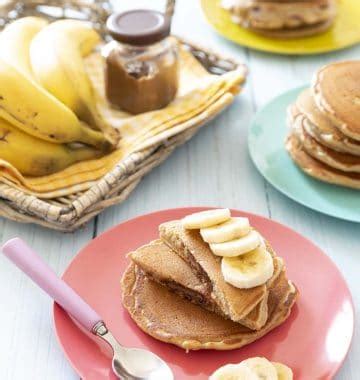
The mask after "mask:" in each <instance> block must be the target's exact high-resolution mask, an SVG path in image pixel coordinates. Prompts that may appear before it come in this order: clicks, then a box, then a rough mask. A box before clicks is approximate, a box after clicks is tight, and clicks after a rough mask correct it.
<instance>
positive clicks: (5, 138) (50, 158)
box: [0, 119, 101, 177]
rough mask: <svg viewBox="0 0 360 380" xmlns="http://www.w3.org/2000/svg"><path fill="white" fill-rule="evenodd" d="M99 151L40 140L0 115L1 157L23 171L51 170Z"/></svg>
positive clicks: (35, 173)
mask: <svg viewBox="0 0 360 380" xmlns="http://www.w3.org/2000/svg"><path fill="white" fill-rule="evenodd" d="M100 154H101V153H100V152H99V151H97V150H95V149H94V148H91V147H86V146H85V147H78V148H75V147H70V146H67V145H63V144H53V143H50V142H47V141H43V140H40V139H38V138H36V137H33V136H30V135H28V134H27V133H24V132H22V131H21V130H20V129H18V128H16V127H14V126H12V125H11V124H9V123H8V122H7V121H5V120H1V119H0V158H1V159H3V160H5V161H7V162H9V163H10V164H12V165H13V166H14V167H15V168H16V169H18V170H19V172H20V173H21V174H23V175H26V176H36V177H37V176H43V175H47V174H51V173H54V172H57V171H59V170H62V169H64V168H66V167H67V166H70V165H71V164H73V163H75V162H78V161H83V160H88V159H91V158H96V157H98V156H99V155H100Z"/></svg>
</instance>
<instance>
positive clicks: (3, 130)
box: [0, 17, 118, 176]
mask: <svg viewBox="0 0 360 380" xmlns="http://www.w3.org/2000/svg"><path fill="white" fill-rule="evenodd" d="M99 41H100V36H99V35H98V33H97V32H96V31H95V30H94V29H92V28H91V27H90V26H88V24H86V23H84V22H81V21H76V20H60V21H56V22H53V23H51V24H48V22H47V21H46V20H44V19H42V18H39V17H25V18H22V19H18V20H16V21H14V22H13V23H12V24H10V25H8V26H7V27H6V28H5V29H4V30H3V31H2V32H1V34H0V159H4V160H6V161H8V162H9V163H10V164H12V165H13V166H14V167H16V168H17V169H18V170H19V171H20V172H21V173H22V174H23V175H28V176H42V175H46V174H51V173H54V172H56V171H59V170H61V169H63V168H65V167H67V166H69V165H71V164H73V163H75V162H78V161H82V160H87V159H91V158H96V157H99V156H101V155H104V154H105V153H106V152H108V151H109V150H111V148H112V147H113V146H114V145H116V143H117V140H118V137H117V134H116V131H114V130H113V129H112V128H111V127H110V126H109V125H108V124H107V123H106V121H105V120H103V118H102V117H101V115H100V114H99V113H98V111H97V108H96V104H95V96H94V93H93V89H92V86H91V83H90V79H89V78H88V76H87V74H86V71H85V67H84V63H83V56H85V55H87V54H89V53H90V52H91V51H92V50H93V49H94V47H95V46H96V45H97V44H98V43H99Z"/></svg>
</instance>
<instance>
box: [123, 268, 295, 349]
mask: <svg viewBox="0 0 360 380" xmlns="http://www.w3.org/2000/svg"><path fill="white" fill-rule="evenodd" d="M296 296H297V290H296V288H295V287H294V286H293V285H292V284H291V283H289V281H288V280H287V279H286V276H285V272H282V274H281V275H280V276H279V277H278V279H277V280H276V284H274V288H273V289H272V290H271V292H270V293H269V318H268V321H267V323H266V325H265V326H264V327H263V328H262V329H261V330H259V331H254V330H250V329H248V328H246V327H244V326H242V325H240V324H239V323H235V322H232V321H230V320H227V319H224V318H222V317H220V316H219V315H217V314H215V313H211V312H209V311H206V310H205V309H203V308H201V307H200V306H198V305H195V304H193V303H191V302H188V301H187V300H185V299H184V298H182V297H180V296H178V295H177V294H174V293H173V292H171V291H170V290H168V289H167V288H166V287H164V286H162V285H160V284H158V283H157V282H155V281H152V280H151V279H149V278H148V277H147V276H146V275H145V274H144V272H142V271H141V270H140V269H139V268H137V267H136V266H135V264H134V263H131V264H130V266H129V267H128V269H127V270H126V272H125V274H124V276H123V278H122V297H123V304H124V307H125V308H126V309H127V310H128V312H129V314H130V316H131V318H132V319H133V320H134V321H135V323H136V324H137V325H138V326H139V327H140V329H142V330H143V331H144V332H145V333H147V334H149V335H151V336H152V337H154V338H156V339H158V340H161V341H163V342H167V343H172V344H174V345H177V346H179V347H181V348H183V349H185V350H199V349H217V350H230V349H234V348H239V347H242V346H244V345H246V344H249V343H251V342H253V341H255V340H257V339H259V338H261V337H262V336H264V335H265V334H267V333H268V332H269V331H271V330H272V329H274V328H275V327H277V326H278V325H280V324H281V323H283V322H284V321H285V320H286V319H287V318H288V316H289V314H290V311H291V308H292V306H293V304H294V303H295V300H296Z"/></svg>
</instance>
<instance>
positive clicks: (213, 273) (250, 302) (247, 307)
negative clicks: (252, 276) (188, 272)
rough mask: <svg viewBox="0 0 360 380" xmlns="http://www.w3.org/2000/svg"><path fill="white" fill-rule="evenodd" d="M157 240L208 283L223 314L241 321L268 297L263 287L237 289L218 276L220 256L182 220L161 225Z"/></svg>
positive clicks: (220, 275) (220, 274)
mask: <svg viewBox="0 0 360 380" xmlns="http://www.w3.org/2000/svg"><path fill="white" fill-rule="evenodd" d="M159 231H160V238H161V239H162V240H163V241H164V242H165V243H166V244H167V245H169V246H170V248H172V249H173V250H174V251H175V252H176V253H177V254H178V255H179V256H180V257H181V258H182V259H183V260H185V261H186V262H187V263H188V265H189V266H190V267H191V268H192V270H193V271H194V272H195V273H196V276H197V277H198V278H200V279H201V281H202V282H206V283H211V286H212V294H211V296H212V298H213V299H214V301H215V302H216V304H217V305H218V306H219V308H220V309H221V310H222V312H223V314H225V315H227V316H228V318H229V319H231V320H233V321H235V322H241V321H242V320H243V319H244V318H245V317H246V316H247V315H248V314H249V313H250V312H251V311H252V310H253V309H254V308H255V307H256V306H257V305H258V304H259V302H261V300H262V299H263V298H264V297H266V295H267V287H266V285H261V286H257V287H255V288H251V289H238V288H235V287H234V286H232V285H231V284H228V283H227V282H226V281H225V279H224V277H223V275H222V273H221V257H218V256H215V255H214V254H213V253H212V251H211V250H210V248H209V245H208V244H207V243H205V242H204V240H203V239H202V237H201V236H200V232H199V231H198V230H186V229H185V228H183V226H182V224H181V221H179V220H175V221H171V222H167V223H163V224H161V225H160V227H159Z"/></svg>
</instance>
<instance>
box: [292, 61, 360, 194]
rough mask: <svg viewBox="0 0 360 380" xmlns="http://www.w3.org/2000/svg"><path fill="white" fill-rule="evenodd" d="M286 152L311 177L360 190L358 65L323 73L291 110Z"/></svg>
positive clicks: (345, 64)
mask: <svg viewBox="0 0 360 380" xmlns="http://www.w3.org/2000/svg"><path fill="white" fill-rule="evenodd" d="M288 124H289V126H290V134H289V136H288V137H287V141H286V148H287V150H288V152H289V154H290V156H291V157H292V159H293V160H294V161H295V163H296V164H297V165H298V166H299V167H300V168H301V169H302V170H303V171H304V172H305V173H307V174H309V175H310V176H312V177H315V178H317V179H320V180H322V181H325V182H330V183H334V184H338V185H343V186H347V187H351V188H356V189H360V61H346V62H338V63H334V64H330V65H328V66H325V67H323V68H322V69H321V70H320V71H319V72H318V73H317V74H316V75H315V78H314V81H313V85H312V87H311V89H307V90H305V91H304V92H302V93H301V94H300V96H299V97H298V98H297V100H296V102H295V103H294V104H292V105H291V106H290V107H289V109H288Z"/></svg>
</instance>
